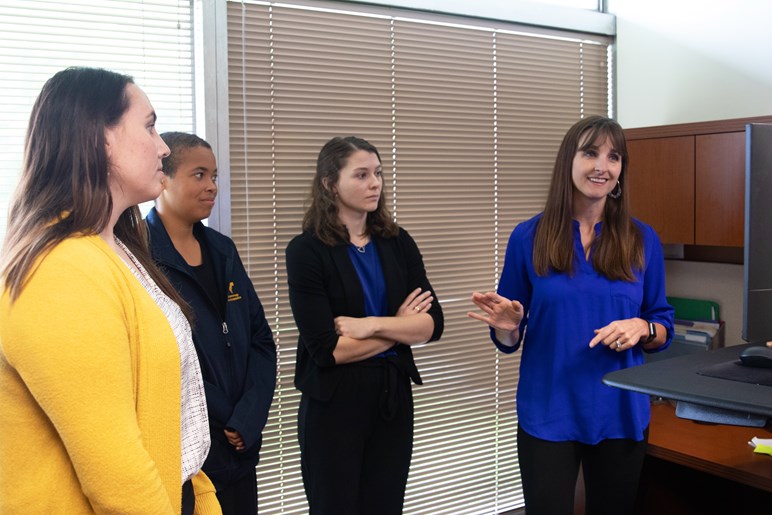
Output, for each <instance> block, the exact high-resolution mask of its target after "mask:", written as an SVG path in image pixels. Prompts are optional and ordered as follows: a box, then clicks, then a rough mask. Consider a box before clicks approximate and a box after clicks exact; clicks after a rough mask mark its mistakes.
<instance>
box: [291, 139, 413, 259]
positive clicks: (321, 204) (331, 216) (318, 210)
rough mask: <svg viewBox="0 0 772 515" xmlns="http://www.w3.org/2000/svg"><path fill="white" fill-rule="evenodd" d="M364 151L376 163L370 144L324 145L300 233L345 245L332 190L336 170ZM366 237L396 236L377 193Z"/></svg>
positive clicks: (345, 236)
mask: <svg viewBox="0 0 772 515" xmlns="http://www.w3.org/2000/svg"><path fill="white" fill-rule="evenodd" d="M359 150H364V151H366V152H370V153H372V154H375V155H376V157H378V162H381V155H380V154H379V153H378V149H377V148H375V146H374V145H372V144H371V143H369V142H367V141H365V140H363V139H362V138H358V137H356V136H346V137H340V136H337V137H335V138H332V139H331V140H330V141H328V142H327V143H325V144H324V146H323V147H322V150H321V151H319V157H318V158H317V160H316V175H315V176H314V180H313V182H312V184H311V195H310V203H309V206H308V209H307V210H306V213H305V215H304V216H303V230H304V231H311V232H313V234H314V236H316V237H317V238H319V239H320V240H321V241H322V242H324V243H325V244H327V245H330V246H333V245H338V244H340V243H349V242H350V238H349V233H348V230H347V229H346V226H345V225H343V224H342V223H341V222H340V219H339V218H338V205H337V204H336V202H335V194H334V193H333V189H334V187H335V185H336V184H337V183H338V180H339V179H340V170H341V169H342V168H343V167H345V166H346V163H347V161H348V158H349V157H350V156H351V154H353V153H354V152H356V151H359ZM365 231H366V234H369V235H373V234H374V235H377V236H382V237H385V238H388V237H392V236H396V235H397V233H398V232H399V227H398V226H397V224H396V223H395V222H394V220H393V219H392V217H391V213H390V212H389V209H388V208H387V207H386V197H385V195H384V193H383V189H381V197H380V199H378V208H377V209H376V210H375V211H373V212H372V213H368V214H367V221H366V224H365Z"/></svg>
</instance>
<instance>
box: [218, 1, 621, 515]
mask: <svg viewBox="0 0 772 515" xmlns="http://www.w3.org/2000/svg"><path fill="white" fill-rule="evenodd" d="M320 5H321V4H320ZM325 5H326V6H329V5H332V4H325ZM334 5H337V6H343V7H345V10H342V9H328V8H316V7H315V4H314V5H313V6H311V7H309V6H295V5H288V4H286V3H282V4H278V3H277V4H271V3H266V2H237V1H233V2H229V3H228V94H229V99H230V100H229V132H230V135H231V137H230V156H231V170H230V174H231V188H232V191H231V196H232V199H233V204H232V224H233V225H232V228H233V229H232V232H233V238H234V239H235V240H236V243H237V245H238V246H239V249H240V252H241V255H242V258H243V259H244V261H245V263H246V266H247V268H248V270H249V272H250V275H251V277H252V278H253V280H254V282H255V285H256V287H257V289H258V293H259V295H260V297H261V299H262V301H263V304H264V306H265V308H266V313H267V314H268V318H269V322H270V323H271V325H272V327H273V329H274V334H275V336H276V339H277V344H278V346H279V382H278V387H277V391H276V395H275V397H274V404H273V407H272V411H271V416H270V419H269V423H268V427H267V428H266V431H265V435H264V443H263V452H262V458H261V463H260V465H259V466H258V483H259V492H260V503H259V504H260V511H261V513H305V512H306V511H307V506H306V504H305V496H304V493H303V488H302V478H301V475H300V469H299V451H298V448H297V427H296V423H297V421H296V414H297V407H298V403H299V398H300V397H299V393H298V392H297V390H295V389H294V386H293V374H294V364H295V348H296V345H297V330H296V328H295V325H294V320H293V319H292V313H291V311H290V309H289V303H288V300H287V286H286V282H287V279H286V272H285V266H284V248H285V247H286V245H287V243H288V242H289V240H290V239H291V238H292V237H293V236H294V235H296V234H298V233H299V232H300V230H301V220H302V216H303V212H304V207H305V202H306V199H307V196H308V192H309V188H310V183H311V179H312V177H313V174H314V170H315V163H316V156H317V154H318V152H319V149H320V148H321V146H322V145H323V144H324V142H325V141H327V140H328V139H329V138H331V137H332V136H336V135H351V134H354V135H358V136H360V137H364V138H365V139H368V140H369V141H371V142H372V143H373V144H375V145H376V146H377V147H378V149H379V151H380V153H381V157H382V158H383V163H384V170H385V179H386V180H385V191H386V195H387V201H388V203H389V207H390V208H391V210H392V212H393V214H394V216H395V218H396V220H397V222H398V223H399V224H400V225H401V226H403V227H404V228H405V229H407V230H408V231H409V232H410V233H411V235H412V236H413V237H414V238H415V240H416V242H417V243H418V245H419V247H420V249H421V252H422V254H423V256H424V260H425V263H426V267H427V271H428V274H429V279H430V280H431V282H432V284H433V286H434V287H435V289H436V290H437V294H438V296H439V298H440V300H441V302H442V306H443V310H444V311H445V317H446V318H445V333H444V336H443V338H442V340H441V341H439V342H433V343H431V344H428V345H424V346H420V347H418V348H416V349H415V354H416V359H417V362H418V367H419V369H420V370H421V374H422V376H423V378H424V383H425V384H424V385H423V386H416V387H414V389H413V392H414V397H415V406H416V420H415V445H414V452H413V461H412V465H411V471H410V478H409V481H408V488H407V493H406V498H405V513H415V514H424V513H433V514H434V513H448V514H461V513H470V514H471V513H498V512H501V511H506V510H508V509H513V508H516V507H518V506H522V504H523V501H522V492H521V487H520V479H519V472H518V467H517V450H516V446H515V433H516V428H517V419H516V414H515V409H516V406H515V392H516V385H517V367H518V364H519V358H518V355H515V356H511V355H510V356H505V355H502V354H500V353H498V352H497V351H495V349H494V347H493V345H492V344H491V342H490V339H489V337H488V331H487V328H486V327H485V326H483V325H482V324H480V323H479V322H476V321H473V320H471V319H469V318H468V317H467V315H466V313H467V311H469V310H470V309H472V304H471V303H470V301H469V297H470V295H471V293H472V291H475V290H478V291H487V290H491V289H493V288H495V286H496V281H497V279H498V275H499V273H500V268H501V266H502V264H503V256H504V251H505V247H506V241H507V239H508V237H509V234H510V232H511V230H512V228H513V227H514V226H515V225H516V224H517V223H519V222H520V221H523V220H525V219H527V218H529V217H531V216H533V215H535V214H536V213H538V212H539V211H540V210H541V208H542V207H543V205H544V201H545V198H546V191H547V188H548V185H549V180H550V173H551V170H552V164H553V163H554V158H555V154H556V151H557V148H558V145H559V144H560V140H561V138H562V136H563V134H564V132H565V131H566V129H567V128H568V127H569V126H570V125H571V124H572V123H574V122H575V121H576V120H577V119H579V118H580V117H581V116H585V115H587V114H596V113H599V114H608V107H607V106H608V68H607V48H608V41H606V40H603V39H600V38H596V37H590V36H581V37H579V36H577V35H572V34H557V35H556V34H555V32H554V31H552V32H549V33H548V32H546V31H542V32H534V30H533V29H524V28H523V27H515V26H512V28H511V30H506V29H503V28H502V27H501V24H499V25H498V26H496V27H490V26H484V25H481V23H480V21H479V20H462V21H463V23H461V22H458V23H448V22H447V21H448V19H447V18H443V19H438V18H437V17H429V16H423V17H422V16H420V15H419V14H418V13H411V14H410V15H409V16H407V15H405V14H404V13H395V11H386V10H379V9H376V8H373V7H372V6H370V7H362V9H363V10H365V9H366V10H367V12H354V11H355V10H357V8H358V6H356V5H354V4H351V3H345V4H342V3H341V4H334ZM455 21H458V20H455ZM526 30H528V32H525V31H526Z"/></svg>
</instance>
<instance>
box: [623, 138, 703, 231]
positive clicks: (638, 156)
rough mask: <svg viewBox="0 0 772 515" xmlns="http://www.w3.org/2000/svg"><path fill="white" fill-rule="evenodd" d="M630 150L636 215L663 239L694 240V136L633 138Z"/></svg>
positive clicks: (628, 179) (634, 214) (634, 212)
mask: <svg viewBox="0 0 772 515" xmlns="http://www.w3.org/2000/svg"><path fill="white" fill-rule="evenodd" d="M627 152H628V154H629V155H630V163H629V166H628V173H627V178H626V180H627V182H628V186H629V188H628V191H629V192H630V208H631V209H632V213H633V216H635V217H636V218H639V219H641V220H643V221H644V222H646V223H647V224H649V225H651V226H652V227H654V229H655V230H656V231H657V233H658V234H659V237H660V239H661V240H662V241H663V242H666V243H694V137H692V136H679V137H673V138H651V139H641V140H631V141H628V142H627ZM675 221H677V223H674V222H675Z"/></svg>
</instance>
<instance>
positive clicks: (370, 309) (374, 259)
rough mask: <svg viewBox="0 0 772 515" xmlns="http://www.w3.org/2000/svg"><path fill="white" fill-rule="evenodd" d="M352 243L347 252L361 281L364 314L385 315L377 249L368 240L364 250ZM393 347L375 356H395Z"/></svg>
mask: <svg viewBox="0 0 772 515" xmlns="http://www.w3.org/2000/svg"><path fill="white" fill-rule="evenodd" d="M359 248H360V247H357V246H356V245H354V244H349V248H348V253H349V256H351V262H352V263H353V264H354V269H355V270H356V271H357V275H358V276H359V282H361V283H362V292H363V293H364V297H365V315H367V316H369V317H382V316H385V315H386V311H387V305H388V303H387V300H386V281H385V279H384V278H383V269H382V268H381V260H380V258H379V257H378V250H377V249H376V247H375V244H374V243H373V242H372V241H370V242H368V243H367V245H365V246H364V247H362V249H363V250H364V252H362V251H360V250H357V249H359ZM396 354H397V352H396V351H395V350H394V349H389V350H387V351H384V352H381V353H380V354H376V355H375V356H373V357H375V358H385V357H386V356H396Z"/></svg>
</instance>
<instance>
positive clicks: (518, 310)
mask: <svg viewBox="0 0 772 515" xmlns="http://www.w3.org/2000/svg"><path fill="white" fill-rule="evenodd" d="M472 302H473V303H474V304H475V305H476V306H477V307H478V308H480V309H481V310H483V311H484V312H485V314H484V315H481V314H479V313H475V312H473V311H470V312H468V313H467V315H468V316H469V317H470V318H474V319H475V320H479V321H481V322H485V323H486V324H488V325H489V326H491V327H493V328H494V329H498V330H500V331H506V332H510V333H511V332H514V331H515V330H517V329H519V327H520V321H521V320H523V315H524V314H525V313H524V311H523V305H522V304H520V302H518V301H516V300H509V299H507V298H505V297H502V296H501V295H499V294H498V293H496V292H493V291H489V292H487V293H479V292H474V293H472Z"/></svg>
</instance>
